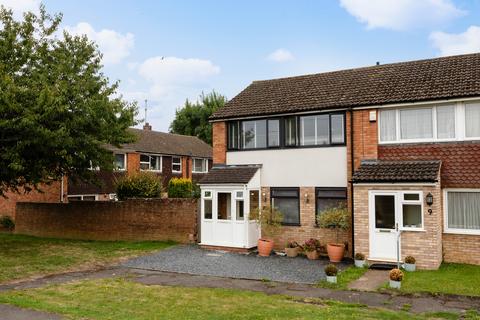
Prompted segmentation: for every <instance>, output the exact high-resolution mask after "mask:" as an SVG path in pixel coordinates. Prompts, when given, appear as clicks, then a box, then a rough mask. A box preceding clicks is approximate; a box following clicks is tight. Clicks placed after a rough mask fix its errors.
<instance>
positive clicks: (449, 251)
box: [443, 233, 480, 264]
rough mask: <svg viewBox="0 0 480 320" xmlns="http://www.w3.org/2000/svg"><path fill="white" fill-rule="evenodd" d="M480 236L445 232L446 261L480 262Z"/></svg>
mask: <svg viewBox="0 0 480 320" xmlns="http://www.w3.org/2000/svg"><path fill="white" fill-rule="evenodd" d="M479 248H480V236H477V235H467V234H451V233H444V234H443V260H444V261H445V262H456V263H469V264H480V250H479Z"/></svg>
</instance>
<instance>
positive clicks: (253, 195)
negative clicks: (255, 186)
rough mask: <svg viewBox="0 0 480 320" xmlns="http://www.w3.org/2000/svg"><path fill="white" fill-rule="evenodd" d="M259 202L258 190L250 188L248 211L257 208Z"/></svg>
mask: <svg viewBox="0 0 480 320" xmlns="http://www.w3.org/2000/svg"><path fill="white" fill-rule="evenodd" d="M259 202H260V191H258V190H251V191H250V212H253V211H254V210H257V209H258V207H259Z"/></svg>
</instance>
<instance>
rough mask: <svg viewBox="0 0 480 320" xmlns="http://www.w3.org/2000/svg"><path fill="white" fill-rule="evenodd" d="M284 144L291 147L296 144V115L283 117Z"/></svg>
mask: <svg viewBox="0 0 480 320" xmlns="http://www.w3.org/2000/svg"><path fill="white" fill-rule="evenodd" d="M284 122H285V129H284V136H285V146H286V147H291V146H296V145H297V117H288V118H285V120H284Z"/></svg>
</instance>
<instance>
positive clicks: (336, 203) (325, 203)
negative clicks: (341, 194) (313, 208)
mask: <svg viewBox="0 0 480 320" xmlns="http://www.w3.org/2000/svg"><path fill="white" fill-rule="evenodd" d="M346 206H347V200H346V199H338V198H317V214H320V213H322V212H323V211H324V210H326V209H330V208H338V207H346Z"/></svg>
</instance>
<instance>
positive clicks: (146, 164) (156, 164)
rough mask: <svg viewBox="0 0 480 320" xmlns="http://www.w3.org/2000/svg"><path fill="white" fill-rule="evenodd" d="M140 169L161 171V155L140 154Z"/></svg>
mask: <svg viewBox="0 0 480 320" xmlns="http://www.w3.org/2000/svg"><path fill="white" fill-rule="evenodd" d="M140 169H141V170H148V171H162V156H155V155H149V154H141V155H140Z"/></svg>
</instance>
